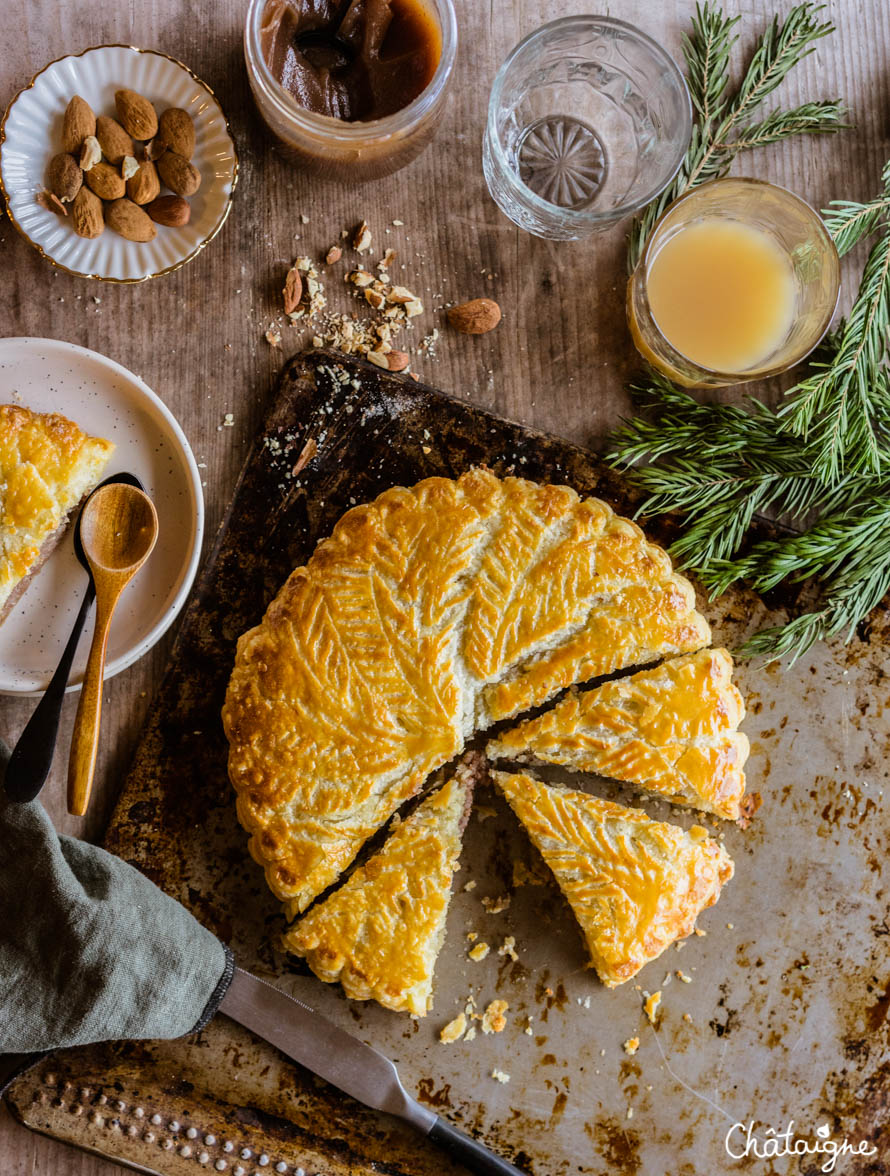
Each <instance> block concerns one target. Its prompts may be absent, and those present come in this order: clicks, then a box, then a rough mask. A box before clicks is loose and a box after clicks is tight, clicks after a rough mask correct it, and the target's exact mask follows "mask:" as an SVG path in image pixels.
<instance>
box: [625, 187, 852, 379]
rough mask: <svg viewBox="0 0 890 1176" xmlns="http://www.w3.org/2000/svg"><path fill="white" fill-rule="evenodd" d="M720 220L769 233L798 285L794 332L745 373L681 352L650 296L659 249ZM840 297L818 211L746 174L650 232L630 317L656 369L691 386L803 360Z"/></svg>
mask: <svg viewBox="0 0 890 1176" xmlns="http://www.w3.org/2000/svg"><path fill="white" fill-rule="evenodd" d="M714 219H725V220H734V221H737V222H741V223H742V224H745V225H749V226H751V227H753V228H755V229H759V230H760V231H761V232H763V233H766V234H768V236H770V237H771V238H772V239H773V241H774V242H775V243H776V244H777V245H778V246H779V249H780V250H781V252H782V253H784V254H785V255H786V257H787V259H788V262H789V265H790V269H791V274H792V278H793V288H794V293H793V297H794V307H793V313H792V314H791V317H790V327H789V329H788V331H787V333H786V334H785V336H784V338H783V339H782V341H781V342H780V343H779V344H778V346H777V347H775V349H774V350H773V351H772V352H771V353H770V354H769V355H767V356H766V357H765V358H764V359H762V360H761V361H760V362H759V363H758V364H757V365H756V366H754V367H750V368H746V369H745V370H744V371H717V370H716V369H714V368H709V367H704V366H703V365H702V364H700V363H696V362H694V361H693V360H691V359H689V358H688V357H687V356H685V355H683V354H682V353H681V352H680V351H678V350H677V349H676V348H675V347H674V346H672V344H671V343H670V342H669V341H668V339H667V338H665V336H664V334H663V333H662V331H661V329H660V328H659V325H658V322H657V321H656V319H655V316H654V314H653V313H652V308H651V306H650V305H649V298H648V293H647V282H648V277H649V273H650V271H651V268H652V265H653V263H654V261H655V258H656V257H657V256H658V252H659V250H660V249H661V248H662V247H663V246H664V245H665V243H666V242H667V241H669V240H670V239H671V238H672V237H674V236H675V235H676V234H677V233H679V232H681V231H682V230H683V229H684V228H687V227H689V226H690V225H693V224H696V223H701V222H703V221H711V220H714ZM839 293H840V261H839V259H838V253H837V249H836V248H835V244H834V241H833V240H832V239H831V235H830V234H829V232H828V229H827V228H826V227H825V223H824V221H823V220H822V218H821V217H820V216H819V214H818V212H816V210H815V209H814V208H811V207H810V205H809V204H807V202H806V201H805V200H801V198H800V197H799V196H796V195H795V194H794V193H793V192H789V191H788V189H787V188H781V187H779V186H778V185H777V184H769V183H767V182H766V181H765V180H754V179H749V178H747V177H739V178H728V179H724V180H712V181H711V182H710V183H708V184H702V185H701V187H699V188H693V189H692V191H691V192H687V193H686V194H685V195H683V196H681V197H680V198H679V199H678V200H675V201H674V203H673V204H671V205H670V206H669V207H668V208H667V210H666V211H665V212H664V214H663V215H662V217H661V219H660V220H659V221H658V222H657V224H656V225H655V227H654V228H653V230H652V232H651V233H650V234H649V240H648V241H647V243H646V248H645V251H644V253H643V256H642V257H641V258H640V261H639V263H638V264H637V267H636V269H635V270H634V272H633V274H631V277H630V280H629V281H628V284H627V320H628V325H629V326H630V333H631V336H632V337H633V341H634V344H635V346H636V348H637V350H638V351H639V353H640V354H641V355H642V356H643V358H644V359H646V360H648V362H649V363H651V364H652V365H653V366H654V367H656V368H658V369H659V370H660V371H662V372H664V374H665V375H667V376H668V377H670V378H671V379H672V380H673V381H674V382H675V383H677V384H682V385H684V386H685V387H687V388H704V387H720V386H723V385H726V384H740V383H744V382H746V381H749V380H762V379H765V378H767V377H768V376H774V375H778V373H779V372H783V371H785V370H786V369H787V368H789V367H792V366H793V365H794V364H796V363H799V362H800V360H802V359H803V358H804V357H805V356H806V355H808V354H809V353H810V352H811V351H812V350H813V348H814V347H815V346H816V345H817V344H818V343H819V341H820V340H821V339H822V337H823V336H824V334H825V332H826V331H827V330H828V327H829V325H830V323H831V320H832V317H833V315H834V312H835V308H836V307H837V300H838V295H839Z"/></svg>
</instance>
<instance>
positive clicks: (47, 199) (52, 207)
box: [35, 192, 68, 216]
mask: <svg viewBox="0 0 890 1176" xmlns="http://www.w3.org/2000/svg"><path fill="white" fill-rule="evenodd" d="M35 199H36V201H37V203H38V204H39V205H40V207H41V208H45V209H46V211H47V212H54V213H56V215H57V216H67V215H68V209H67V208H66V207H65V205H64V204H63V203H62V201H61V200H60V199H59V198H58V196H56V194H55V193H54V192H38V193H37V196H36V197H35Z"/></svg>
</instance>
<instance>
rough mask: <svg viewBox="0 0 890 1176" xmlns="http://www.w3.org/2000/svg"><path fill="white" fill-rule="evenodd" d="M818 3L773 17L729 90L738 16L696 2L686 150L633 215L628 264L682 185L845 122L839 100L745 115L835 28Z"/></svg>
mask: <svg viewBox="0 0 890 1176" xmlns="http://www.w3.org/2000/svg"><path fill="white" fill-rule="evenodd" d="M823 8H824V5H821V4H814V3H811V2H809V0H808V2H807V3H804V4H798V5H796V6H795V7H794V8H792V9H791V11H790V12H789V13H788V16H787V17H786V18H785V20H784V21H780V19H779V18H778V17H774V18H773V20H772V21H771V22H770V23H769V25H768V26H767V28H766V29H765V30H764V32H763V33H762V34H761V36H760V38H759V39H758V41H757V44H756V46H755V48H754V52H753V54H752V56H751V60H750V62H749V64H748V68H747V70H746V72H745V76H744V78H743V79H742V82H741V84H740V85H739V87H738V89H737V90H736V91H735V93H733V94H728V93H727V87H728V79H729V64H730V59H731V56H732V50H733V48H734V46H735V44H736V42H737V40H738V35H737V33H736V31H735V27H736V24H737V23H738V19H739V18H738V17H727V16H726V15H725V14H724V13H723V12H722V11H721V10H720V9H719V8H718V7H717V6H715V5H713V4H712V3H710V0H708V2H706V3H704V4H699V5H697V7H696V12H695V16H694V17H693V20H692V32H691V33H690V35H689V36H688V37H685V38H684V42H683V54H684V57H685V59H686V73H687V79H688V83H689V92H690V96H691V98H692V103H693V106H694V108H695V112H696V116H697V117H696V122H695V126H694V127H693V132H692V138H691V140H690V144H689V149H688V150H687V152H686V156H685V158H684V160H683V163H682V164H681V165H680V170H679V171H678V173H677V175H676V177H675V178H674V180H673V181H672V183H670V184H669V185H668V187H667V188H666V189H665V191H664V192H662V194H661V195H660V196H659V197H658V198H657V199H656V200H654V201H653V202H652V203H651V204H649V205H647V207H646V209H645V211H644V212H643V214H642V215H641V216H640V217H639V218H638V219H637V220H636V222H635V223H634V226H633V228H632V229H631V232H630V236H629V240H628V264H629V267H630V269H633V267H634V266H635V265H636V264H637V262H638V261H639V259H640V256H641V254H642V252H643V247H644V245H645V243H646V238H647V237H648V236H649V233H650V232H651V230H652V226H653V225H654V224H655V222H656V221H657V220H658V218H659V217H660V216H661V214H662V213H663V212H664V210H665V209H666V208H667V206H668V205H669V204H671V203H672V202H673V201H674V200H676V198H677V197H678V196H679V195H681V193H683V192H685V191H686V189H687V188H691V187H694V186H696V185H697V184H702V183H705V182H706V181H707V180H714V179H717V178H718V177H719V176H722V175H725V174H726V172H727V171H728V170H729V168H730V166H731V164H732V161H733V160H734V159H735V157H736V156H737V155H738V154H739V152H741V151H746V150H748V149H750V148H751V147H758V146H763V145H764V144H766V143H777V142H779V141H780V140H782V139H787V138H789V137H790V136H791V135H799V134H825V133H831V132H833V131H838V130H840V129H841V128H842V127H844V126H845V125H846V124H845V123H844V121H843V119H844V115H845V112H844V108H843V105H842V104H841V102H840V101H838V100H833V101H824V102H809V103H806V104H804V105H803V106H798V107H795V108H794V109H793V110H777V111H774V112H773V113H772V114H769V115H767V116H766V118H764V119H763V120H762V121H761V122H759V123H752V122H751V121H750V120H751V118H752V116H753V115H754V113H755V111H756V110H757V108H758V107H759V106H760V104H761V103H762V102H763V100H764V99H765V98H766V97H768V95H770V94H771V93H772V92H773V91H774V90H775V89H776V87H777V86H778V85H779V84H780V83H781V82H782V80H783V79H784V78H785V77H786V75H787V74H788V72H789V71H790V70H791V69H793V68H794V66H795V65H797V63H798V62H799V61H801V60H802V59H803V58H804V57H806V56H808V54H810V53H812V52H813V50H814V49H815V43H816V42H817V41H818V40H820V39H821V38H822V37H825V36H827V35H828V34H829V33H831V32H833V31H834V26H833V25H832V24H831V23H830V22H827V21H821V20H820V19H819V13H820V12H821V11H822V9H823Z"/></svg>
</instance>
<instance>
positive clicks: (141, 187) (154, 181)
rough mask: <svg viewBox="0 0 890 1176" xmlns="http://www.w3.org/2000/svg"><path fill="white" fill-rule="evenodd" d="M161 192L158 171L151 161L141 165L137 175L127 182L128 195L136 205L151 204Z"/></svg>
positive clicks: (147, 160) (148, 160)
mask: <svg viewBox="0 0 890 1176" xmlns="http://www.w3.org/2000/svg"><path fill="white" fill-rule="evenodd" d="M160 190H161V181H160V180H159V179H158V169H157V168H156V167H155V165H154V164H153V163H152V161H151V160H150V159H146V161H145V162H144V163H141V164H140V165H139V170H138V171H137V172H136V174H135V175H133V176H130V178H129V179H128V180H127V195H128V196H129V197H130V199H131V200H132V201H133V203H134V204H149V203H150V202H151V201H152V200H154V199H156V197H157V196H158V193H159V192H160Z"/></svg>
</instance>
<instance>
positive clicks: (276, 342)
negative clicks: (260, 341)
mask: <svg viewBox="0 0 890 1176" xmlns="http://www.w3.org/2000/svg"><path fill="white" fill-rule="evenodd" d="M266 342H267V343H268V344H270V345H271V346H272V347H280V346H281V332H280V331H279V330H278V328H277V327H270V328H269V329H268V331H266Z"/></svg>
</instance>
